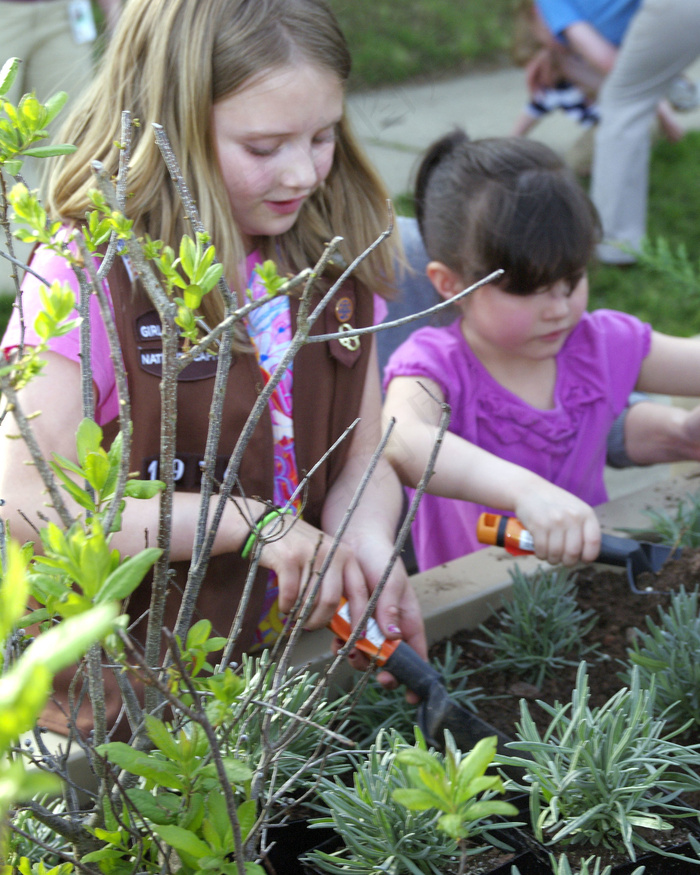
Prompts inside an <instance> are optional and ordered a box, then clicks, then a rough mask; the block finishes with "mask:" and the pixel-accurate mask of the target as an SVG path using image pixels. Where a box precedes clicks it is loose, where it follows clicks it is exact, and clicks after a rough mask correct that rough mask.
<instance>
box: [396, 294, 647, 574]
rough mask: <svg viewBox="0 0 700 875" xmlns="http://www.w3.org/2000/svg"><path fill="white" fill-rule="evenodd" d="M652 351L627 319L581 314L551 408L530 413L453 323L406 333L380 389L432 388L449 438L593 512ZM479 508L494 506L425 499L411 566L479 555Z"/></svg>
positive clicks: (560, 359) (640, 326) (643, 330)
mask: <svg viewBox="0 0 700 875" xmlns="http://www.w3.org/2000/svg"><path fill="white" fill-rule="evenodd" d="M650 344H651V326H649V325H647V324H645V323H642V322H640V321H639V320H638V319H636V318H635V317H634V316H629V315H627V314H625V313H618V312H616V311H613V310H596V311H595V312H593V313H584V315H583V318H582V319H581V321H580V322H579V324H578V325H577V326H576V328H575V329H574V331H573V332H572V333H571V335H570V336H569V338H568V339H567V341H566V343H565V344H564V347H563V348H562V350H561V351H560V353H559V355H558V356H557V379H556V386H555V398H554V408H553V409H552V410H538V409H536V408H534V407H531V406H530V405H529V404H526V403H525V402H524V401H522V400H521V399H520V398H518V397H517V396H516V395H513V394H512V393H511V392H509V391H508V390H507V389H505V388H504V387H503V386H501V385H500V384H499V383H497V382H496V380H494V378H493V377H492V376H491V374H489V372H488V371H487V370H486V368H484V366H483V365H482V364H481V362H480V361H479V359H478V358H477V357H476V356H475V355H474V353H473V352H472V350H471V348H470V347H469V345H468V344H467V342H466V340H465V339H464V336H463V334H462V331H461V328H460V324H459V320H457V321H456V322H454V323H453V324H452V325H450V326H448V327H444V328H422V329H420V330H419V331H416V332H415V333H414V334H412V335H411V337H409V339H408V340H407V341H406V342H405V343H403V344H402V345H401V346H400V347H399V348H398V350H397V351H396V352H395V353H394V355H393V356H392V357H391V358H390V359H389V362H388V364H387V367H386V370H385V373H384V382H385V385H388V383H389V381H390V380H391V379H392V378H393V377H406V376H409V377H417V378H420V377H427V378H428V379H430V380H433V381H434V382H435V383H437V384H438V385H439V386H440V388H441V390H442V392H443V395H444V397H445V401H446V402H447V403H448V404H449V405H450V406H451V408H452V419H451V421H450V426H449V430H450V431H451V432H454V433H455V434H457V435H459V436H460V437H463V438H465V439H466V440H468V441H470V442H471V443H473V444H476V445H477V446H479V447H482V448H483V449H485V450H488V451H489V452H491V453H494V454H495V455H497V456H500V457H501V458H503V459H506V460H508V461H510V462H514V463H515V464H518V465H522V466H523V467H525V468H528V469H529V470H531V471H534V472H535V473H537V474H539V475H540V476H541V477H544V478H545V479H546V480H549V481H550V482H551V483H555V484H556V485H557V486H561V487H562V488H563V489H566V490H568V491H569V492H572V493H573V494H574V495H577V496H578V497H579V498H581V499H582V500H583V501H585V502H587V503H588V504H591V505H596V504H600V503H601V502H603V501H606V500H607V493H606V490H605V485H604V483H603V469H604V467H605V454H606V440H607V435H608V432H609V431H610V427H611V425H612V423H613V421H614V420H615V418H616V417H617V415H618V414H619V413H620V412H621V411H622V410H623V409H624V407H625V406H626V404H627V399H628V396H629V394H630V392H631V391H632V390H633V389H634V388H635V385H636V383H637V379H638V377H639V370H640V368H641V365H642V362H643V360H644V358H645V357H646V356H647V355H648V353H649V349H650ZM485 510H495V511H500V508H487V507H485V506H483V505H477V504H472V503H470V502H466V501H459V500H457V499H448V498H440V497H438V496H435V495H427V494H426V495H424V496H423V498H422V499H421V503H420V506H419V508H418V515H417V517H416V520H415V522H414V525H413V539H414V545H415V549H416V558H417V560H418V566H419V568H420V569H421V570H424V569H427V568H432V567H433V566H434V565H439V564H441V563H442V562H447V561H449V560H451V559H456V558H457V557H458V556H463V555H464V554H466V553H471V552H473V551H474V550H479V549H481V548H482V547H483V545H482V544H479V542H478V541H477V540H476V521H477V518H478V516H479V514H480V513H481V512H482V511H485Z"/></svg>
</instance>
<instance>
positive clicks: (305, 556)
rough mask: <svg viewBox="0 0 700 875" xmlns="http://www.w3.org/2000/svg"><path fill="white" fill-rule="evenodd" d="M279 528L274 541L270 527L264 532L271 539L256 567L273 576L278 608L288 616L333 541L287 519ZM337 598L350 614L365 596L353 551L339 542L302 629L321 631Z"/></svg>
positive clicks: (362, 581)
mask: <svg viewBox="0 0 700 875" xmlns="http://www.w3.org/2000/svg"><path fill="white" fill-rule="evenodd" d="M281 525H283V526H284V534H283V536H282V537H277V532H276V531H275V529H274V528H273V525H270V526H269V527H267V528H266V530H265V535H267V536H271V539H270V541H269V542H268V543H267V544H265V546H264V547H263V549H262V551H261V554H260V564H261V565H262V566H263V567H265V568H269V569H271V570H272V571H274V572H275V574H276V575H277V584H278V587H279V608H280V611H281V612H282V613H283V614H288V613H289V612H290V611H291V610H292V608H293V607H294V604H295V602H296V600H297V598H298V596H299V593H300V591H302V590H303V589H304V588H306V587H307V586H311V585H313V583H314V582H315V580H316V573H317V572H318V571H319V570H320V568H321V566H322V565H323V563H324V561H325V560H326V557H327V556H328V554H329V551H330V548H331V545H332V543H333V539H332V537H331V536H330V535H327V534H325V533H324V532H321V531H320V530H319V529H316V528H314V527H313V526H311V525H309V524H308V523H305V522H304V521H303V520H294V519H293V518H292V517H289V516H285V517H282V518H281ZM341 595H344V596H345V597H346V598H347V600H348V602H349V603H350V605H351V610H352V612H353V614H355V613H356V611H357V606H358V605H362V604H366V603H367V598H368V595H369V593H368V587H367V585H366V583H365V577H364V574H363V572H362V568H361V567H360V563H359V562H358V560H357V558H356V557H355V554H354V551H353V550H352V549H351V548H350V547H349V546H347V545H346V544H343V543H342V542H341V543H340V544H339V545H338V547H337V549H336V551H335V553H334V555H333V559H332V561H331V563H330V565H329V566H328V569H327V570H326V573H325V574H324V577H323V580H322V582H321V586H320V589H319V592H318V595H317V597H316V600H315V603H314V607H313V610H312V611H311V614H310V615H309V617H308V618H307V620H306V622H305V623H304V626H305V628H307V629H321V628H323V627H324V626H326V625H328V623H329V622H330V619H331V617H332V616H333V614H334V613H335V611H336V609H337V608H338V604H339V602H340V597H341Z"/></svg>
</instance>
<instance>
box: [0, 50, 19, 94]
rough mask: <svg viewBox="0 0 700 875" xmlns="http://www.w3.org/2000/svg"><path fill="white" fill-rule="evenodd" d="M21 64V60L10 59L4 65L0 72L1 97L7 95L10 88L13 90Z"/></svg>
mask: <svg viewBox="0 0 700 875" xmlns="http://www.w3.org/2000/svg"><path fill="white" fill-rule="evenodd" d="M21 63H22V62H21V60H20V59H19V58H9V59H8V60H7V61H5V63H4V64H3V65H2V70H0V97H2V96H3V95H4V94H7V92H8V91H9V90H10V88H12V83H13V82H14V81H15V79H16V78H17V71H18V70H19V65H20V64H21Z"/></svg>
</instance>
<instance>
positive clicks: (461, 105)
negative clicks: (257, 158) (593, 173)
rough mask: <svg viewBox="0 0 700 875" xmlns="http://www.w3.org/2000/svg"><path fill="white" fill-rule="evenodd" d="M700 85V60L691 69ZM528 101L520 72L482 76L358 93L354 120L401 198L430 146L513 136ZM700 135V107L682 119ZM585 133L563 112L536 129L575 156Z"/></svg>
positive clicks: (353, 98)
mask: <svg viewBox="0 0 700 875" xmlns="http://www.w3.org/2000/svg"><path fill="white" fill-rule="evenodd" d="M688 75H689V76H691V78H693V79H695V80H696V81H697V80H700V59H699V60H698V61H696V62H695V63H694V64H693V65H692V66H691V67H690V68H689V69H688ZM526 101H527V90H526V88H525V77H524V73H523V70H522V69H521V68H520V67H509V68H506V69H503V70H497V71H494V72H491V73H476V74H472V75H466V76H460V77H459V78H455V79H447V80H443V81H440V82H435V83H429V84H425V85H414V86H411V85H397V86H395V87H392V88H385V89H381V90H378V91H371V92H366V93H361V94H354V95H350V97H349V99H348V108H349V114H350V118H351V121H352V124H353V127H354V130H355V133H356V134H357V135H358V137H359V139H360V141H361V142H362V145H363V146H364V148H365V150H366V152H367V154H368V155H369V157H370V159H371V160H372V162H373V163H374V165H375V167H376V168H377V169H378V171H379V173H380V175H381V177H382V179H383V180H384V182H385V184H386V185H387V187H388V188H389V191H390V193H391V195H392V196H393V197H396V196H397V195H398V194H402V193H404V192H408V191H410V190H411V187H412V182H413V179H412V174H413V173H414V172H415V169H416V167H417V164H418V160H419V158H420V156H421V155H422V153H423V151H424V150H425V149H426V147H427V146H428V145H429V144H430V143H431V142H432V141H433V140H434V139H436V138H437V137H439V136H441V135H442V134H444V133H447V132H448V131H449V130H451V129H452V128H453V127H455V125H459V126H461V127H463V128H464V129H465V130H466V131H467V133H468V134H469V135H470V136H471V137H474V138H479V137H500V136H507V135H508V134H509V133H510V130H511V127H512V125H513V123H514V122H515V119H516V117H517V116H518V114H519V112H520V110H521V109H522V107H523V106H524V105H525V103H526ZM678 118H679V120H680V122H681V124H683V126H684V127H685V128H686V129H687V130H700V109H697V110H694V111H692V112H689V113H683V114H680V115H679V116H678ZM582 131H583V129H582V128H581V127H580V126H579V125H577V124H576V123H575V122H574V121H573V120H572V119H570V118H568V117H567V116H566V115H564V113H562V112H555V113H551V114H550V115H548V116H547V117H545V118H544V119H543V121H542V122H541V123H540V124H539V125H537V127H536V128H535V129H534V130H533V131H532V132H531V134H530V136H531V138H533V139H538V140H542V141H543V142H545V143H547V144H548V145H549V146H551V147H552V148H553V149H555V150H556V151H557V152H558V153H559V154H561V155H567V154H568V152H569V150H570V149H571V148H572V146H573V145H574V143H575V142H576V140H577V139H578V138H579V137H580V136H581V133H582Z"/></svg>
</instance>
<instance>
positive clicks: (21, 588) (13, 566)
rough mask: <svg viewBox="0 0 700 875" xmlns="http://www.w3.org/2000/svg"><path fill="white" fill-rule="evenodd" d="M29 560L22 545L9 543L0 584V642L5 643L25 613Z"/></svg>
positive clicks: (11, 541)
mask: <svg viewBox="0 0 700 875" xmlns="http://www.w3.org/2000/svg"><path fill="white" fill-rule="evenodd" d="M26 570H27V560H26V556H25V554H24V553H23V551H22V548H21V547H20V545H19V544H18V543H17V542H16V541H14V540H10V541H8V543H7V562H6V567H5V568H3V575H2V581H1V582H0V642H3V641H4V640H5V638H6V637H7V636H8V634H9V633H10V631H11V629H12V628H13V626H14V625H15V623H16V622H17V621H18V620H19V618H20V617H21V616H22V614H23V613H24V611H25V608H26V604H27V596H28V594H29V582H28V580H27V574H26Z"/></svg>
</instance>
